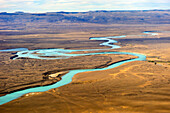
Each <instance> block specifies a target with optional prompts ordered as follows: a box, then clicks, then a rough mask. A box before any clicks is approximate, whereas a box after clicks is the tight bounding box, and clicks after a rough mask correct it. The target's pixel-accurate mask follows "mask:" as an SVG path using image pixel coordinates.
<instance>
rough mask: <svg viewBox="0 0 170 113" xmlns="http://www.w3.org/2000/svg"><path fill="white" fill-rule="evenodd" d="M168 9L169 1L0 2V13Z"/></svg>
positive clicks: (17, 0) (1, 0) (50, 0)
mask: <svg viewBox="0 0 170 113" xmlns="http://www.w3.org/2000/svg"><path fill="white" fill-rule="evenodd" d="M141 9H170V0H0V12H15V11H24V12H56V11H92V10H141Z"/></svg>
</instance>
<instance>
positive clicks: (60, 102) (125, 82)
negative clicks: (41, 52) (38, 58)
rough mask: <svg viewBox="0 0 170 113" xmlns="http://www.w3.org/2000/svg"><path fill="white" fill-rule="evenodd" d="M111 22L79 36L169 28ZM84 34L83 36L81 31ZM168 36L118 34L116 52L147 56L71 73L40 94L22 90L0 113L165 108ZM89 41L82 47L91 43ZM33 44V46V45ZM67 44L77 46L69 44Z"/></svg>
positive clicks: (169, 78)
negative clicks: (65, 81) (70, 79)
mask: <svg viewBox="0 0 170 113" xmlns="http://www.w3.org/2000/svg"><path fill="white" fill-rule="evenodd" d="M100 27H102V25H101V26H100ZM114 27H115V26H114ZM114 27H113V26H112V27H109V28H108V29H105V31H106V32H104V31H103V29H102V30H91V31H86V32H85V34H84V36H85V37H84V38H82V40H88V38H87V37H86V36H90V35H91V34H93V35H92V36H109V35H122V34H123V33H124V34H130V35H132V34H141V32H142V31H145V30H153V31H154V30H158V31H168V30H170V29H169V28H170V27H169V26H168V25H149V26H147V25H139V26H137V25H136V26H135V25H134V26H133V25H132V26H128V27H127V26H121V27H120V29H121V30H120V29H118V28H114ZM132 28H133V29H132ZM115 29H117V30H115ZM114 30H115V31H114ZM87 33H89V35H86V34H87ZM75 34H76V32H75ZM79 35H80V34H79ZM21 37H22V36H21ZM169 37H170V35H169V34H168V33H161V34H159V36H155V37H154V36H153V37H149V36H146V37H136V36H128V38H127V39H128V40H125V39H118V40H119V41H120V43H118V45H121V46H122V48H121V49H116V51H124V52H126V51H127V52H136V53H142V54H145V55H146V56H147V61H140V62H139V61H136V62H131V63H126V64H124V65H121V66H119V67H116V68H114V69H110V70H106V71H99V72H86V73H80V74H77V75H75V76H74V78H73V82H72V83H70V84H68V85H65V86H62V87H60V88H56V89H52V90H49V91H46V92H43V93H31V94H27V95H25V96H23V97H21V98H19V99H17V100H14V101H11V102H9V103H6V104H4V105H2V106H0V111H2V112H3V113H9V112H11V113H15V112H17V113H21V112H22V113H23V112H26V113H29V112H38V113H39V112H44V113H49V112H50V113H61V112H62V113H90V112H92V113H100V112H101V113H102V112H103V113H169V112H170V108H169V106H170V92H169V91H170V74H169V73H170V65H169V64H170V63H169V61H170V59H169V58H170V57H169V54H170V52H169V50H170V44H169V43H170V42H169V40H170V38H169ZM77 38H78V36H77ZM68 40H69V39H68ZM80 40H81V39H80ZM92 42H93V43H96V45H97V44H99V43H101V42H100V41H99V42H98V41H92ZM86 44H87V45H88V43H85V44H84V45H83V47H82V48H84V47H85V46H86ZM89 45H90V44H89ZM89 45H88V47H87V46H86V47H87V48H90V47H92V46H89ZM50 46H51V45H50ZM94 46H95V45H93V47H94ZM10 47H12V46H10ZM24 47H25V46H24ZM32 47H33V46H32ZM34 47H38V46H36V44H35V45H34ZM34 47H33V48H34ZM51 47H52V46H51ZM53 47H54V45H53ZM68 47H71V48H78V47H80V46H79V45H76V44H73V45H70V46H69V45H68ZM96 47H98V46H96ZM114 51H115V50H114ZM8 56H9V55H8ZM98 57H99V60H102V59H103V57H104V59H106V61H107V58H110V57H111V56H108V57H106V56H103V55H102V56H98ZM90 58H91V57H89V59H90ZM5 59H7V58H6V57H5ZM78 59H79V58H78ZM80 59H81V58H80ZM82 60H83V59H82ZM24 61H25V60H24ZM31 61H32V60H31ZM80 62H82V61H81V60H80ZM155 62H156V65H155ZM86 63H87V62H86ZM100 63H101V62H99V64H100ZM76 65H77V64H76ZM89 65H91V64H89Z"/></svg>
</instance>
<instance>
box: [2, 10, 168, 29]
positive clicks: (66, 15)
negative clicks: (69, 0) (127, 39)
mask: <svg viewBox="0 0 170 113" xmlns="http://www.w3.org/2000/svg"><path fill="white" fill-rule="evenodd" d="M28 23H36V24H37V23H46V24H48V23H49V24H50V23H97V24H170V10H132V11H130V10H120V11H119V10H117V11H105V10H100V11H89V12H62V11H61V12H47V13H24V12H15V13H7V12H1V13H0V26H5V25H16V26H24V25H26V24H28ZM0 29H3V28H2V27H1V28H0Z"/></svg>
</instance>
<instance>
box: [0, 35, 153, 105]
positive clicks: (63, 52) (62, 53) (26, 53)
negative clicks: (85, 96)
mask: <svg viewBox="0 0 170 113" xmlns="http://www.w3.org/2000/svg"><path fill="white" fill-rule="evenodd" d="M145 33H146V32H145ZM146 34H150V35H155V34H153V33H150V32H147V33H146ZM122 37H126V36H124V35H123V36H113V37H95V38H90V40H105V41H106V42H104V43H101V44H100V45H104V46H109V47H111V48H109V49H115V48H120V46H117V45H113V43H117V41H116V40H113V39H112V38H122ZM109 49H82V50H67V49H38V50H28V49H27V50H26V48H25V49H24V50H22V49H19V48H17V49H9V50H6V51H12V50H14V51H19V52H17V53H16V54H17V55H18V57H28V58H34V59H45V60H52V59H63V58H69V57H74V56H85V55H99V54H126V55H134V56H137V57H138V58H136V59H130V60H126V61H121V62H118V63H115V64H112V65H110V66H108V67H106V68H100V69H77V70H70V71H69V73H67V74H66V75H64V76H62V80H60V81H59V82H57V83H55V84H53V85H49V86H41V87H35V88H29V89H25V90H22V91H16V92H14V93H10V94H7V95H5V96H1V97H0V105H2V104H4V103H7V102H10V101H12V100H14V99H17V98H19V97H21V96H22V95H24V94H27V93H31V92H44V91H47V90H50V89H52V88H58V87H60V86H63V85H66V84H69V83H70V82H71V81H72V77H73V76H74V75H75V74H77V73H81V72H87V71H100V70H107V69H111V68H115V67H117V66H120V65H122V64H124V63H127V62H132V61H144V60H145V59H146V56H145V55H142V54H137V53H129V52H95V53H86V54H68V53H71V52H78V51H98V50H109ZM1 51H3V52H5V50H1ZM35 53H36V54H35ZM42 56H56V58H44V57H42ZM57 56H59V57H57ZM18 57H17V58H18Z"/></svg>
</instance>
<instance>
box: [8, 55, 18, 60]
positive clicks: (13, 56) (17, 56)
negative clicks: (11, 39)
mask: <svg viewBox="0 0 170 113" xmlns="http://www.w3.org/2000/svg"><path fill="white" fill-rule="evenodd" d="M16 57H18V55H14V56H12V57H10V59H14V58H16Z"/></svg>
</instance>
